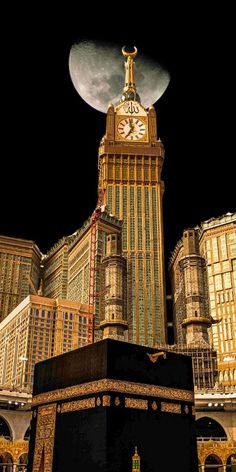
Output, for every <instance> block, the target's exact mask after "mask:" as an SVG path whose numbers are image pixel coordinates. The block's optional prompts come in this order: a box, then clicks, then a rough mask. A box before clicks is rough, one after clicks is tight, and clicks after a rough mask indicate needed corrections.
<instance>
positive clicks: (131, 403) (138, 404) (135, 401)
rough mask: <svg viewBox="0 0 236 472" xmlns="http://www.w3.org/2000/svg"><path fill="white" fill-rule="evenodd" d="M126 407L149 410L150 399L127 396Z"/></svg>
mask: <svg viewBox="0 0 236 472" xmlns="http://www.w3.org/2000/svg"><path fill="white" fill-rule="evenodd" d="M125 408H136V409H138V410H147V409H148V401H147V400H143V399H141V398H125Z"/></svg>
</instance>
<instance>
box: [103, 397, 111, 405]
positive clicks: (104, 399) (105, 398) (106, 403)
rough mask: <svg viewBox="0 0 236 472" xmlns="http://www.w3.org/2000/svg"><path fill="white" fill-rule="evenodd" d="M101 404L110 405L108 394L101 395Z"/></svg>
mask: <svg viewBox="0 0 236 472" xmlns="http://www.w3.org/2000/svg"><path fill="white" fill-rule="evenodd" d="M102 406H111V397H110V395H103V397H102Z"/></svg>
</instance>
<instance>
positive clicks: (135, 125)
mask: <svg viewBox="0 0 236 472" xmlns="http://www.w3.org/2000/svg"><path fill="white" fill-rule="evenodd" d="M117 130H118V134H119V135H120V138H122V139H125V140H127V141H138V140H139V139H142V138H144V136H145V134H146V124H145V123H144V121H142V120H141V119H140V118H129V117H127V118H123V119H122V120H121V121H120V122H119V123H118V127H117Z"/></svg>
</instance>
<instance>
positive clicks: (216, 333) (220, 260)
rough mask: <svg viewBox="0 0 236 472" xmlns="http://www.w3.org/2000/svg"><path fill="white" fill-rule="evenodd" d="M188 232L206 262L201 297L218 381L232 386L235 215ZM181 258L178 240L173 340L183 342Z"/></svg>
mask: <svg viewBox="0 0 236 472" xmlns="http://www.w3.org/2000/svg"><path fill="white" fill-rule="evenodd" d="M192 231H194V232H195V233H196V232H197V234H198V240H199V250H200V255H201V256H202V257H203V258H204V259H205V261H206V270H207V289H206V290H204V286H202V300H203V301H204V302H205V304H206V305H207V304H209V314H210V316H211V318H212V321H213V323H212V326H211V327H210V328H209V336H210V341H211V345H212V346H213V348H214V349H215V350H216V351H217V355H218V369H219V378H218V384H219V385H223V386H225V387H226V388H227V387H228V388H230V387H231V386H232V385H234V386H236V214H235V213H232V214H226V215H223V216H222V217H219V218H212V219H211V220H209V221H206V222H203V223H202V224H201V225H200V227H197V228H195V229H193V230H192ZM185 259H186V257H185V254H184V245H183V239H182V240H181V241H179V242H178V244H177V245H176V247H175V250H174V252H173V254H172V257H171V261H170V270H171V279H172V287H173V307H174V321H175V332H176V342H177V343H182V342H184V329H183V324H182V322H183V319H184V318H185V312H186V304H185V300H186V297H187V293H186V286H185V285H184V284H183V277H182V275H183V274H182V271H181V264H183V263H184V261H185Z"/></svg>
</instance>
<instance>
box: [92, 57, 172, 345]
mask: <svg viewBox="0 0 236 472" xmlns="http://www.w3.org/2000/svg"><path fill="white" fill-rule="evenodd" d="M136 53H137V50H136V49H135V50H134V52H132V53H131V52H126V51H125V50H124V48H123V54H124V56H125V58H126V62H125V70H126V72H125V87H124V90H123V95H122V98H121V101H120V103H119V104H118V105H117V106H116V107H114V106H113V105H110V106H109V108H108V112H107V122H106V134H105V136H104V137H103V139H102V141H101V144H100V147H99V169H100V172H99V191H103V192H104V204H105V205H106V206H107V208H108V211H109V212H111V213H112V214H114V215H115V216H116V217H118V218H119V219H121V220H122V221H123V225H122V251H123V255H124V256H125V258H126V259H127V271H128V314H129V320H128V321H129V340H130V341H132V342H136V343H139V344H148V345H150V346H153V345H156V344H157V343H160V342H165V340H166V319H165V284H164V250H163V222H162V196H163V191H164V184H163V181H162V180H161V171H162V165H163V160H164V148H163V145H162V143H161V141H160V139H158V136H157V126H156V114H155V110H154V108H153V107H151V108H150V109H149V110H146V109H145V108H144V107H143V106H142V104H141V102H140V98H139V96H138V94H137V91H136V86H135V81H134V57H135V56H136Z"/></svg>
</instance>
